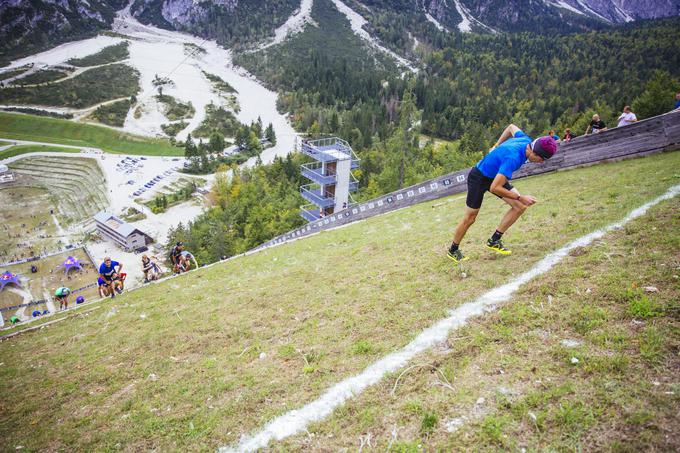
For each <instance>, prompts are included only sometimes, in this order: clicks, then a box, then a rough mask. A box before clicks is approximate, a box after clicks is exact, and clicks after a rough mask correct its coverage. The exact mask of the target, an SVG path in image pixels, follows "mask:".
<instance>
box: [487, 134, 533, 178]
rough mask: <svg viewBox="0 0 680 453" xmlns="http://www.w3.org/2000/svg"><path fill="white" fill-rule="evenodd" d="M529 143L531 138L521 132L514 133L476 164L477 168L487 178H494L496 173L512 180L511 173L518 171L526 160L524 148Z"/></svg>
mask: <svg viewBox="0 0 680 453" xmlns="http://www.w3.org/2000/svg"><path fill="white" fill-rule="evenodd" d="M529 143H531V137H529V136H528V135H527V134H525V133H524V132H522V131H517V132H515V136H514V137H513V138H511V139H509V140H506V141H504V142H503V143H501V144H500V145H499V146H498V148H496V149H494V150H492V151H491V152H490V153H489V154H487V155H486V156H484V158H483V159H482V160H480V161H479V163H477V168H478V169H479V171H481V172H482V174H483V175H484V176H486V177H487V178H495V177H496V175H497V174H498V173H501V174H503V175H504V176H505V177H506V178H508V179H512V173H513V172H514V171H515V170H518V169H519V167H521V166H522V165H523V164H524V162H526V160H527V156H526V152H525V150H526V147H527V145H528V144H529Z"/></svg>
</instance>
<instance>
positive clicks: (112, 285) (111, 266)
mask: <svg viewBox="0 0 680 453" xmlns="http://www.w3.org/2000/svg"><path fill="white" fill-rule="evenodd" d="M116 268H117V269H116ZM122 269H123V265H122V264H120V263H119V262H118V261H111V258H110V257H108V256H107V257H106V258H104V262H103V263H102V264H101V266H99V278H101V279H102V280H104V282H105V283H106V285H107V286H108V287H109V289H110V292H111V299H113V298H114V297H116V292H118V294H120V293H122V292H123V281H122V280H121V279H120V278H119V276H118V275H119V274H120V271H121V270H122Z"/></svg>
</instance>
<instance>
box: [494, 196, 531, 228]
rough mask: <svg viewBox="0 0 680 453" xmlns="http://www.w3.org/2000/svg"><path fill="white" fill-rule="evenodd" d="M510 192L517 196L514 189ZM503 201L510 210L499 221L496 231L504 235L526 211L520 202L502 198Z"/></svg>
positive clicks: (525, 207)
mask: <svg viewBox="0 0 680 453" xmlns="http://www.w3.org/2000/svg"><path fill="white" fill-rule="evenodd" d="M512 191H513V192H515V193H518V194H519V192H517V191H516V190H515V189H513V190H512ZM503 201H505V202H506V203H507V204H509V205H510V209H508V211H507V212H506V213H505V215H504V216H503V218H502V219H501V223H499V224H498V228H497V230H498V231H499V232H501V233H505V232H506V231H507V230H508V228H510V227H511V226H512V224H513V223H515V222H516V221H517V219H519V218H520V216H521V215H522V214H524V211H526V210H527V206H526V205H525V204H524V203H522V202H521V201H517V200H512V199H510V198H503Z"/></svg>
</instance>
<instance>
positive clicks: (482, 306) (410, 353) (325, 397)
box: [219, 184, 680, 453]
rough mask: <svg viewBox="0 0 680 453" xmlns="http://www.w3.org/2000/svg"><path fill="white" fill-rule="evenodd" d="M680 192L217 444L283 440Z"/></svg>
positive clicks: (248, 447) (679, 189)
mask: <svg viewBox="0 0 680 453" xmlns="http://www.w3.org/2000/svg"><path fill="white" fill-rule="evenodd" d="M678 194H680V184H678V185H675V186H672V187H671V188H669V189H668V190H667V191H666V193H664V194H663V195H661V196H659V197H657V198H655V199H653V200H652V201H649V202H647V203H645V204H644V205H642V206H640V207H638V208H637V209H634V210H632V211H631V212H630V213H628V215H627V216H626V217H624V218H623V219H621V220H620V221H618V222H615V223H612V224H609V225H607V226H605V227H604V228H601V229H599V230H596V231H593V232H592V233H589V234H587V235H585V236H581V237H580V238H577V239H575V240H573V241H572V242H570V243H568V244H567V245H565V246H564V247H562V248H560V249H558V250H556V251H554V252H552V253H549V254H548V255H546V256H545V257H544V258H543V259H542V260H541V261H539V262H538V263H536V264H535V265H534V266H533V267H532V268H531V269H529V270H528V271H526V272H524V273H523V274H520V275H519V276H518V277H517V278H516V279H514V280H513V281H511V282H508V283H506V284H504V285H501V286H498V287H496V288H494V289H492V290H490V291H488V292H486V293H485V294H482V295H481V296H480V297H478V298H477V299H475V300H473V301H470V302H467V303H465V304H463V305H461V306H460V307H458V308H456V309H454V310H451V311H450V314H449V316H448V317H447V318H444V319H442V320H440V321H439V322H437V323H436V324H434V325H432V326H430V327H429V328H427V329H425V330H424V331H422V332H421V333H420V334H419V335H418V336H417V337H416V338H415V339H413V340H412V341H411V342H410V343H408V344H407V345H406V346H404V347H403V348H401V349H400V350H398V351H395V352H393V353H391V354H389V355H387V356H385V357H383V358H382V359H380V360H378V361H377V362H374V363H373V364H372V365H370V366H368V367H367V368H366V369H365V370H364V371H363V372H361V373H360V374H357V375H355V376H352V377H350V378H347V379H345V380H343V381H340V382H338V383H337V384H335V385H334V386H333V387H331V388H330V389H328V390H327V391H326V392H325V393H324V394H322V395H321V397H319V398H318V399H316V400H314V401H312V402H311V403H308V404H307V405H305V406H303V407H301V408H299V409H296V410H292V411H290V412H287V413H285V414H283V415H281V416H279V417H277V418H275V419H273V420H272V421H271V422H269V423H268V424H267V425H265V426H264V427H263V428H262V429H261V430H259V431H256V432H254V433H252V434H251V435H250V436H244V437H242V438H241V441H240V442H239V443H238V444H236V445H233V446H225V447H221V448H220V449H219V451H220V452H221V453H230V452H247V451H256V450H258V449H260V448H264V447H266V446H267V445H268V444H269V442H270V441H272V440H282V439H284V438H286V437H289V436H292V435H294V434H297V433H299V432H301V431H303V430H304V429H306V427H307V426H308V425H309V424H310V423H314V422H318V421H320V420H322V419H324V418H326V417H327V416H329V415H330V414H331V413H332V412H333V410H334V409H335V408H336V407H338V406H340V405H341V404H343V403H344V402H345V401H347V400H348V399H350V398H352V397H353V396H357V395H358V394H360V393H361V392H363V391H364V390H365V389H366V388H367V387H369V386H371V385H374V384H377V383H378V382H379V381H380V380H381V379H382V378H383V377H384V376H385V375H386V374H388V373H392V372H395V371H397V370H398V369H400V368H403V367H404V366H405V365H406V364H407V363H408V362H409V361H411V360H412V359H413V358H414V357H415V356H416V355H418V354H420V353H422V352H424V351H425V350H427V349H430V348H432V347H433V346H435V345H436V344H438V343H441V342H443V341H445V340H446V338H447V337H448V335H449V334H450V333H451V332H452V331H453V330H455V329H458V328H459V327H461V326H463V325H464V324H465V323H466V322H467V321H468V320H469V319H470V318H472V317H475V316H479V315H481V314H483V313H484V312H486V311H491V310H494V309H496V308H497V307H498V305H499V304H501V303H503V302H507V301H508V300H509V299H510V298H511V296H512V295H513V294H514V293H515V292H516V291H517V290H518V289H519V288H520V287H521V286H522V285H524V284H525V283H527V282H529V281H530V280H532V279H533V278H535V277H537V276H539V275H542V274H545V273H546V272H548V271H549V270H550V269H551V268H552V267H553V266H555V265H556V264H557V263H559V262H560V261H561V260H562V259H563V258H564V257H565V256H567V254H569V252H570V251H572V250H574V249H576V248H577V247H585V246H587V245H589V244H591V243H592V242H593V241H595V240H597V239H600V238H602V237H603V236H604V235H605V234H607V233H609V232H611V231H613V230H616V229H620V228H622V227H623V226H625V225H626V224H627V223H629V222H630V221H632V220H634V219H637V218H638V217H641V216H643V215H644V214H645V213H646V212H647V211H648V210H649V209H650V208H651V207H653V206H655V205H657V204H659V203H661V202H662V201H665V200H670V199H671V198H673V197H675V196H677V195H678Z"/></svg>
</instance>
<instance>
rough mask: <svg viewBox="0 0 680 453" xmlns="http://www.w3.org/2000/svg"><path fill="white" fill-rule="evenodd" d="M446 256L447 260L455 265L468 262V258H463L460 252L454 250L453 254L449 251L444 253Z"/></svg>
mask: <svg viewBox="0 0 680 453" xmlns="http://www.w3.org/2000/svg"><path fill="white" fill-rule="evenodd" d="M446 256H448V257H449V259H450V260H451V261H453V262H454V263H456V264H459V263H462V262H463V261H467V260H468V257H467V256H464V255H463V252H461V251H460V250H456V251H455V252H451V250H449V251H448V252H446Z"/></svg>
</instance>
